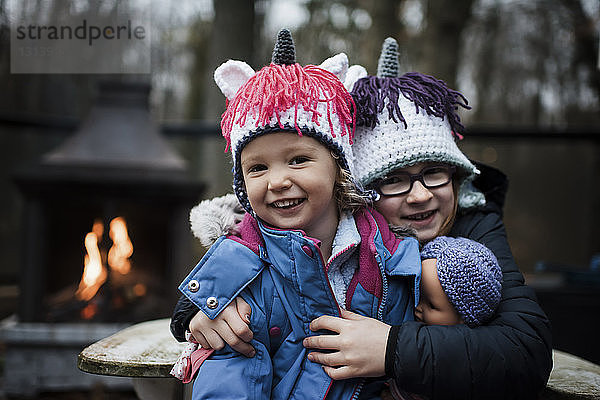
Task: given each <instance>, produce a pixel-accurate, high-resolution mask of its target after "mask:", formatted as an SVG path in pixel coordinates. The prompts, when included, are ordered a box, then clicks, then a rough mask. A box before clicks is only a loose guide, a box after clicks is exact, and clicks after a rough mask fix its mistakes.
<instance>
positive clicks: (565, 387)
mask: <svg viewBox="0 0 600 400" xmlns="http://www.w3.org/2000/svg"><path fill="white" fill-rule="evenodd" d="M169 322H170V321H169V319H168V318H165V319H159V320H154V321H148V322H142V323H139V324H136V325H133V326H130V327H128V328H125V329H123V330H122V331H120V332H117V333H115V334H114V335H111V336H109V337H107V338H104V339H102V340H100V341H98V342H96V343H94V344H92V345H90V346H88V347H86V348H85V349H84V350H83V351H82V352H81V353H79V356H78V359H77V366H78V367H79V369H80V370H82V371H85V372H89V373H92V374H99V375H115V376H126V377H132V378H165V377H170V376H171V375H170V374H169V372H170V371H171V368H172V367H173V363H175V361H176V360H177V357H179V355H180V354H181V352H182V350H183V349H184V348H185V343H179V342H177V341H176V340H175V339H174V338H173V336H172V335H171V332H170V330H169ZM552 356H553V359H554V368H553V369H552V372H551V374H550V379H549V380H548V385H547V386H546V389H545V390H544V393H543V394H542V398H543V399H553V400H556V399H600V366H598V365H596V364H594V363H592V362H589V361H586V360H584V359H582V358H579V357H576V356H574V355H572V354H569V353H565V352H562V351H560V350H553V351H552Z"/></svg>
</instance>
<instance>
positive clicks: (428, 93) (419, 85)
mask: <svg viewBox="0 0 600 400" xmlns="http://www.w3.org/2000/svg"><path fill="white" fill-rule="evenodd" d="M400 93H402V95H403V96H404V97H405V98H406V99H407V100H409V101H411V102H412V103H414V104H415V108H416V111H417V113H419V111H420V110H419V109H423V110H425V112H426V113H427V114H428V115H433V116H436V117H438V118H441V119H444V118H445V117H448V121H449V122H450V127H451V129H452V134H453V135H455V136H457V137H458V138H461V139H462V136H461V133H463V132H464V130H465V127H464V126H463V125H462V124H461V122H460V117H459V116H458V114H457V113H456V111H457V110H458V106H461V107H463V108H465V109H467V110H469V109H471V107H470V106H469V105H468V101H467V99H466V98H465V96H463V95H462V93H460V92H458V91H456V90H452V89H450V88H448V86H446V84H445V83H444V81H442V80H439V79H436V78H434V77H432V76H429V75H424V74H421V73H418V72H408V73H406V74H404V75H402V76H400V77H397V78H379V77H376V76H367V77H365V78H362V79H359V80H358V81H357V82H356V84H355V85H354V88H353V90H352V93H351V94H352V97H354V102H355V103H356V109H357V110H356V126H365V127H368V128H374V127H375V126H376V125H377V124H378V123H379V118H378V114H379V113H381V112H382V111H383V108H384V106H386V105H385V103H386V100H387V106H386V108H387V110H388V113H389V117H390V119H392V120H394V122H400V121H401V122H402V123H403V124H404V129H406V128H408V125H407V124H406V120H405V119H404V116H403V115H402V112H401V111H400V107H399V106H398V97H399V96H400Z"/></svg>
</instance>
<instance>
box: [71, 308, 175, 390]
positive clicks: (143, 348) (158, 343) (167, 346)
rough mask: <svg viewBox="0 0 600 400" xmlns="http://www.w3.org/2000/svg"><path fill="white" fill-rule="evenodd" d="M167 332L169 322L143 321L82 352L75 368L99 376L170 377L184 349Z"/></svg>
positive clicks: (161, 320) (167, 320)
mask: <svg viewBox="0 0 600 400" xmlns="http://www.w3.org/2000/svg"><path fill="white" fill-rule="evenodd" d="M184 347H185V343H179V342H177V341H176V340H175V338H173V336H172V335H171V332H170V330H169V319H168V318H165V319H158V320H154V321H148V322H142V323H139V324H136V325H133V326H130V327H128V328H125V329H123V330H122V331H120V332H117V333H115V334H114V335H111V336H108V337H106V338H104V339H102V340H100V341H98V342H96V343H94V344H92V345H90V346H88V347H86V348H85V349H83V351H81V353H79V356H78V357H77V367H78V368H79V369H80V370H82V371H85V372H89V373H91V374H98V375H114V376H128V377H137V378H156V377H169V376H170V375H169V372H170V371H171V368H172V367H173V363H174V362H175V360H177V357H179V355H180V354H181V351H182V350H183V349H184Z"/></svg>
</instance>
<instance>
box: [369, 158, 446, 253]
mask: <svg viewBox="0 0 600 400" xmlns="http://www.w3.org/2000/svg"><path fill="white" fill-rule="evenodd" d="M432 165H433V164H431V163H418V164H415V165H412V166H410V167H407V168H398V169H397V170H395V171H393V172H392V173H391V174H389V175H393V174H394V173H395V172H406V173H409V174H418V173H420V172H421V171H423V169H424V168H428V167H431V166H432ZM375 208H376V209H377V211H379V212H380V213H381V214H383V216H384V217H385V219H386V220H387V221H388V222H389V223H390V224H392V225H397V226H409V227H411V228H413V229H414V230H415V231H416V233H417V238H418V239H419V242H421V243H426V242H428V241H430V240H432V239H434V238H435V237H436V236H438V235H439V234H440V230H441V228H442V226H443V225H444V223H445V222H446V221H447V220H448V219H449V218H450V217H451V216H452V214H453V213H454V188H453V186H452V181H450V182H449V183H448V184H446V185H443V186H440V187H436V188H431V189H427V188H426V187H425V186H423V184H422V183H421V182H419V181H415V182H414V183H413V185H412V189H411V190H410V192H408V193H406V194H401V195H395V196H381V198H380V199H379V200H378V201H376V202H375Z"/></svg>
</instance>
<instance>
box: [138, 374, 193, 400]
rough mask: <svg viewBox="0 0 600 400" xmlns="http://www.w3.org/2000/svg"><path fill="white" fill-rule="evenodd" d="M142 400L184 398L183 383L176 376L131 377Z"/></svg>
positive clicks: (175, 399) (174, 399) (176, 399)
mask: <svg viewBox="0 0 600 400" xmlns="http://www.w3.org/2000/svg"><path fill="white" fill-rule="evenodd" d="M131 381H132V383H133V388H134V389H135V393H136V394H137V396H138V398H139V399H140V400H182V399H183V384H182V383H181V382H179V381H178V380H176V379H174V378H131Z"/></svg>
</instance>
